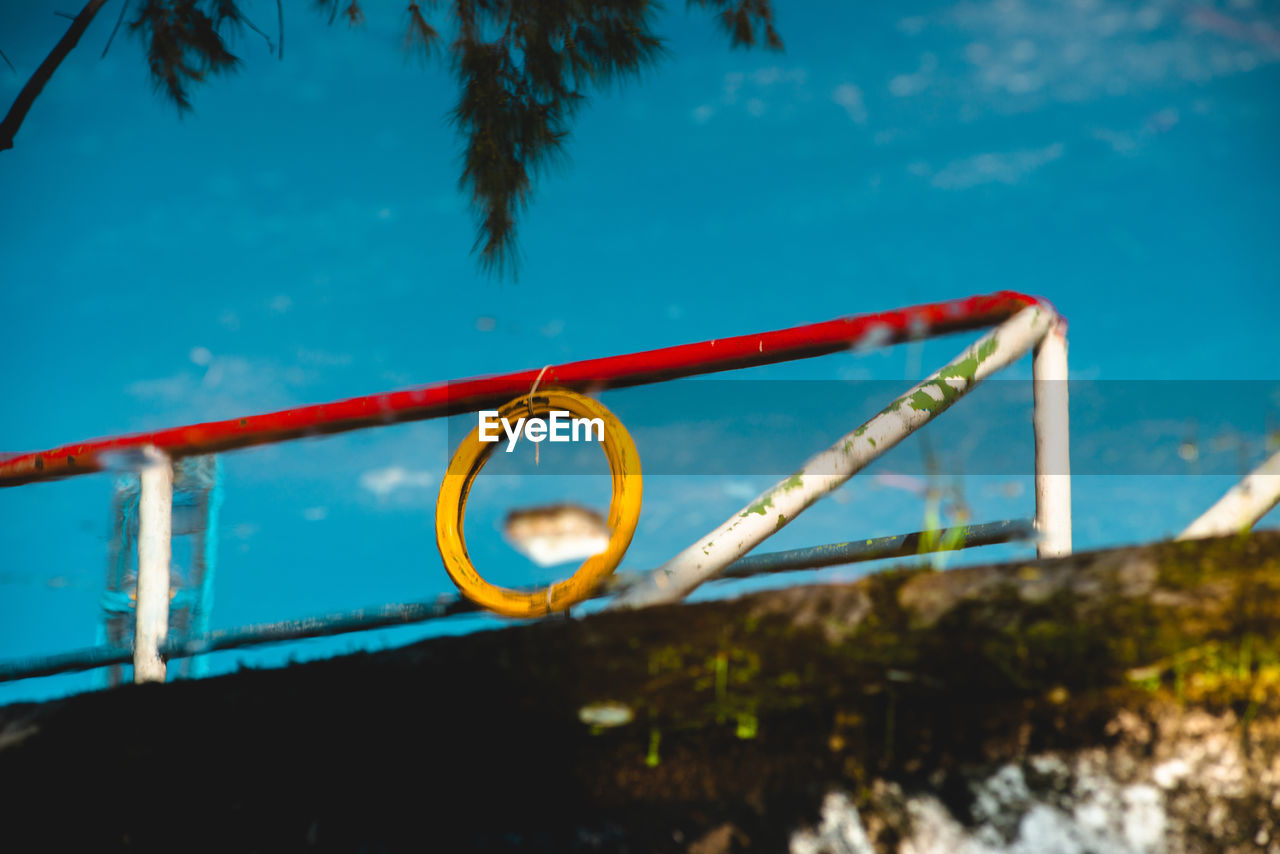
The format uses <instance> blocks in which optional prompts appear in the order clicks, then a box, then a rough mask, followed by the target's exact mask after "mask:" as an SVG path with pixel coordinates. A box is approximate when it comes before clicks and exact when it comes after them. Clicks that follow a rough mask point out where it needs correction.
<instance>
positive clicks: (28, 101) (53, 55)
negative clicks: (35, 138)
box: [0, 0, 107, 151]
mask: <svg viewBox="0 0 1280 854" xmlns="http://www.w3.org/2000/svg"><path fill="white" fill-rule="evenodd" d="M106 3H107V0H89V2H88V3H86V4H85V7H84V8H83V9H81V10H80V14H79V15H76V17H75V20H73V21H72V22H71V26H70V27H68V28H67V31H66V33H64V34H63V36H62V38H61V39H59V40H58V43H57V44H56V45H54V46H53V50H51V51H50V52H49V55H48V56H46V57H45V59H44V62H42V63H40V67H39V68H37V69H36V71H35V73H34V74H32V75H31V79H30V80H28V81H27V83H26V85H25V86H23V87H22V91H20V92H19V93H18V97H17V98H16V99H14V102H13V106H12V107H10V108H9V112H8V114H7V115H5V117H4V121H3V122H0V151H4V150H5V149H8V148H13V138H14V136H15V135H16V134H17V133H18V128H19V127H21V126H22V122H23V120H24V119H25V118H26V117H27V113H28V112H29V111H30V110H31V105H32V104H34V103H35V100H36V98H37V97H39V95H40V93H41V91H43V90H44V86H45V84H46V83H48V82H49V79H50V78H52V77H53V72H55V71H57V70H58V66H59V65H61V64H62V60H64V59H66V58H67V54H69V53H71V50H72V48H74V47H75V46H76V44H78V43H79V41H80V37H81V36H83V35H84V32H85V30H87V29H89V24H90V23H91V22H92V21H93V18H94V16H95V15H97V14H98V10H99V9H101V8H102V7H103V6H105V5H106Z"/></svg>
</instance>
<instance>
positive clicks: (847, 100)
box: [831, 83, 867, 125]
mask: <svg viewBox="0 0 1280 854" xmlns="http://www.w3.org/2000/svg"><path fill="white" fill-rule="evenodd" d="M831 100H832V101H835V102H836V103H837V104H839V105H840V106H841V107H843V108H844V111H845V113H847V114H848V116H849V119H850V120H851V121H853V122H854V123H855V124H860V125H863V124H866V123H867V106H866V104H865V103H864V102H863V100H862V90H861V89H859V88H858V87H857V86H855V85H853V84H852V83H841V84H840V85H839V86H837V87H836V88H835V90H834V91H833V92H832V93H831Z"/></svg>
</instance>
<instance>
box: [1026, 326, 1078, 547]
mask: <svg viewBox="0 0 1280 854" xmlns="http://www.w3.org/2000/svg"><path fill="white" fill-rule="evenodd" d="M1031 375H1032V385H1033V387H1034V392H1033V393H1034V396H1035V412H1034V413H1033V415H1032V423H1033V426H1034V429H1035V434H1036V530H1037V532H1038V533H1039V536H1040V539H1039V545H1038V546H1037V551H1038V554H1039V555H1040V557H1058V556H1060V555H1069V554H1071V442H1070V430H1069V420H1070V419H1069V417H1068V407H1067V403H1068V400H1067V397H1068V392H1067V324H1066V323H1064V322H1063V321H1062V320H1059V321H1058V322H1057V323H1055V324H1054V325H1053V328H1052V329H1050V330H1049V332H1048V334H1047V335H1045V336H1044V338H1042V339H1041V340H1040V344H1039V345H1038V346H1037V347H1036V350H1035V357H1034V358H1033V360H1032V365H1031Z"/></svg>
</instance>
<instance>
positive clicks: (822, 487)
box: [0, 291, 1071, 681]
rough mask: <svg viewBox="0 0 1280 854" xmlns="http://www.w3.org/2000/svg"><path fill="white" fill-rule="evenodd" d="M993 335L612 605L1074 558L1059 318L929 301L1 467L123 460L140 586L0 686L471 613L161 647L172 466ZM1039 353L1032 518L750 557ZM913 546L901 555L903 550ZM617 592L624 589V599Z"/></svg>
mask: <svg viewBox="0 0 1280 854" xmlns="http://www.w3.org/2000/svg"><path fill="white" fill-rule="evenodd" d="M992 326H994V327H995V328H994V329H992V330H991V331H989V332H988V333H987V334H985V335H984V336H982V337H981V338H980V339H978V341H976V342H975V343H974V344H973V345H971V346H970V347H968V348H966V349H965V351H964V352H962V353H961V354H960V355H959V356H958V357H957V358H956V359H954V360H952V361H951V362H950V363H948V365H947V366H945V367H944V368H942V369H941V370H939V371H938V372H936V373H935V374H933V375H932V376H931V377H929V378H928V379H926V380H924V381H923V382H921V383H919V384H917V385H916V386H915V387H914V388H912V389H911V390H909V391H908V392H907V393H906V394H904V395H902V396H901V397H899V398H897V399H896V400H894V401H893V402H892V403H891V404H890V405H889V406H888V407H886V408H885V409H883V410H882V411H881V412H880V413H879V414H877V415H876V416H875V417H873V418H872V419H871V420H870V421H868V422H867V423H866V424H863V425H861V426H860V427H858V428H857V429H856V430H854V431H852V432H851V433H849V434H848V435H846V436H844V437H842V438H841V439H840V440H839V441H837V442H836V444H835V445H833V446H832V447H831V448H829V449H827V450H826V451H824V452H822V453H820V454H818V455H816V456H814V457H812V458H811V459H810V460H809V461H808V462H806V463H805V464H804V466H803V467H802V468H801V469H800V470H799V471H798V472H796V473H795V474H793V475H792V476H791V477H789V478H787V479H786V480H784V481H782V482H780V483H778V484H777V485H775V486H774V487H773V488H771V489H770V490H768V491H766V492H765V493H763V494H762V495H761V496H759V497H758V498H757V499H756V500H755V501H753V502H752V503H750V504H749V505H748V506H747V507H745V508H743V509H742V511H740V512H739V513H735V514H734V516H733V517H731V518H730V519H729V520H727V521H726V522H725V523H724V524H723V525H721V526H720V527H719V528H717V529H716V530H715V531H713V532H712V533H711V534H709V535H708V536H707V537H704V538H701V539H700V540H699V541H698V542H697V543H695V544H693V545H691V546H690V547H689V548H687V549H685V550H684V551H682V552H680V553H679V554H677V555H676V556H675V557H674V558H672V559H671V560H670V561H668V562H667V563H666V564H665V565H663V566H662V567H660V568H659V569H658V570H655V571H654V572H652V573H647V574H644V575H643V576H641V577H639V578H635V577H630V578H627V579H625V580H626V581H629V582H630V583H629V584H623V583H621V582H620V581H615V582H614V583H613V584H610V585H606V588H605V591H604V592H603V593H602V594H600V595H611V594H614V593H616V594H617V595H615V596H614V601H613V603H612V605H611V607H638V606H642V605H648V604H653V603H657V602H664V601H675V600H678V599H680V598H682V597H683V596H685V595H687V594H688V593H689V592H690V591H691V590H692V589H694V588H695V587H696V586H698V585H699V584H701V583H703V582H705V581H708V580H711V579H714V578H717V577H724V578H741V577H748V576H752V575H757V574H760V573H764V572H781V571H791V570H794V569H799V568H813V567H816V566H825V565H831V564H833V563H837V562H838V563H847V562H852V561H855V560H869V559H875V558H878V557H887V556H892V555H895V554H904V553H918V552H923V551H936V550H941V549H946V548H963V547H967V546H972V545H983V544H989V543H995V542H1008V541H1010V540H1012V539H1017V538H1026V537H1030V536H1034V537H1035V539H1036V541H1037V548H1038V552H1039V554H1040V555H1041V556H1055V555H1063V554H1069V553H1070V551H1071V485H1070V463H1069V450H1068V419H1067V402H1068V400H1067V382H1066V380H1067V357H1066V354H1067V346H1066V324H1065V322H1064V321H1063V320H1062V319H1061V318H1060V317H1059V316H1058V315H1057V313H1056V312H1055V311H1054V310H1053V308H1052V307H1051V306H1050V305H1049V304H1048V303H1046V302H1044V301H1041V300H1037V299H1035V298H1033V297H1029V296H1026V295H1024V294H1019V293H1015V292H1012V291H1002V292H999V293H995V294H990V295H984V296H975V297H970V298H968V299H963V300H955V301H950V302H942V303H930V304H926V305H919V306H913V307H909V308H904V309H899V310H895V311H889V312H883V313H879V314H869V315H859V316H854V317H846V318H840V319H837V320H832V321H828V322H826V323H817V324H811V325H806V326H797V327H792V328H789V329H782V330H777V331H773V332H765V333H761V334H758V335H743V336H737V337H733V338H727V339H715V340H711V341H704V342H700V343H695V344H685V345H680V346H676V347H668V348H663V349H658V350H649V351H645V352H641V353H633V354H627V355H621V356H614V357H609V358H603V359H593V360H586V361H580V362H572V363H567V364H564V365H554V366H550V367H547V368H543V369H541V370H533V369H531V370H527V371H519V372H515V373H510V374H502V375H498V376H491V377H481V378H475V379H466V380H460V381H454V382H445V383H438V384H435V385H430V386H424V387H421V388H415V389H409V390H403V391H395V392H389V393H385V394H377V395H368V396H364V397H357V398H351V399H348V400H342V401H337V402H333V403H327V404H318V405H313V406H305V407H300V408H297V409H289V410H283V411H280V412H273V413H268V414H264V415H256V416H248V417H244V418H235V419H230V420H226V421H217V422H209V423H204V424H194V425H188V426H184V427H176V428H171V429H167V430H160V431H154V432H148V433H138V434H133V435H128V436H118V437H110V438H105V439H98V440H93V441H89V442H82V443H78V444H74V445H66V446H63V447H59V448H55V449H52V450H47V451H38V452H31V453H24V454H16V455H11V456H8V457H4V458H0V487H7V486H18V485H21V484H25V483H31V482H35V481H41V480H50V479H56V478H64V477H70V476H76V475H82V474H88V473H91V472H98V471H104V470H111V469H116V470H118V469H120V468H121V467H122V466H123V467H129V468H133V469H136V470H137V471H138V472H139V475H140V481H141V496H140V501H139V526H138V538H137V543H138V583H137V605H136V612H135V614H136V617H135V626H136V628H135V637H134V644H133V646H132V648H124V647H121V646H115V647H95V648H90V649H87V650H79V651H74V652H69V653H64V654H61V655H56V656H47V657H44V658H40V659H28V660H25V661H20V662H8V663H0V681H5V680H12V679H20V678H28V677H32V676H43V675H51V674H53V673H59V672H64V671H71V670H83V669H89V668H95V667H102V666H107V665H111V664H119V663H124V662H128V661H132V663H133V666H134V678H135V680H136V681H151V680H154V681H161V680H163V679H164V678H165V660H166V659H167V658H175V657H181V656H189V655H198V654H200V653H204V652H211V651H214V650H216V649H227V648H232V647H239V646H245V645H249V644H254V643H269V642H277V641H283V640H294V639H299V638H304V637H318V636H321V635H327V634H338V633H342V632H348V631H362V630H367V629H372V628H380V627H386V626H390V625H402V624H405V623H408V622H416V621H420V620H425V619H434V618H438V617H442V616H449V615H452V614H456V613H465V612H467V611H471V610H475V609H474V608H473V607H471V605H470V603H467V602H465V601H464V600H459V599H454V598H451V597H444V598H443V599H440V600H436V601H434V602H428V603H411V604H408V605H393V606H383V607H381V608H374V609H366V610H363V611H356V612H351V613H348V614H339V615H331V616H328V617H320V618H315V619H313V620H304V621H291V622H288V623H275V624H269V625H266V626H256V627H244V628H242V629H232V630H224V631H220V632H211V633H209V632H206V633H204V634H200V635H198V636H196V637H193V638H190V639H188V640H185V641H182V642H180V643H169V642H168V641H167V637H166V634H167V630H168V621H169V617H168V609H169V602H170V590H169V583H170V582H169V578H170V576H169V562H170V524H171V520H170V514H171V507H172V494H173V463H174V461H175V460H177V459H180V458H183V457H189V456H194V455H200V454H211V453H217V452H221V451H229V450H234V449H238V448H246V447H251V446H255V445H262V444H268V443H274V442H282V441H287V440H290V439H296V438H300V437H304V436H312V435H323V434H331V433H338V432H343V431H348V430H358V429H365V428H372V427H380V426H385V425H388V424H393V423H399V422H405V421H414V420H423V419H429V418H438V417H441V416H447V415H453V414H458V413H463V412H474V411H477V410H480V409H485V408H489V407H494V406H497V405H501V404H503V403H505V402H507V401H509V400H511V399H513V398H516V397H519V396H521V395H525V394H527V393H528V392H529V389H530V387H531V385H534V384H536V383H539V382H540V383H541V387H543V388H550V387H557V388H565V389H570V390H574V391H579V392H584V393H590V392H597V391H601V390H604V389H611V388H623V387H628V386H635V385H641V384H647V383H656V382H663V381H667V380H673V379H678V378H682V377H688V376H695V375H700V374H708V373H714V372H718V371H726V370H733V369H738V368H746V367H753V366H758V365H766V364H773V363H777V362H783V361H789V360H793V359H801V358H809V357H813V356H820V355H826V354H830V353H835V352H839V351H843V350H848V349H851V348H860V347H871V346H885V345H889V344H894V343H899V342H903V341H908V340H917V339H922V338H930V337H935V336H938V335H943V334H948V333H953V332H960V331H966V330H973V329H980V328H985V327H992ZM1031 351H1034V359H1033V364H1032V373H1033V385H1034V407H1035V409H1034V416H1033V419H1032V420H1033V429H1034V432H1035V457H1036V459H1035V495H1036V512H1035V519H1034V521H1033V522H1021V521H1014V522H1003V523H988V524H987V525H975V526H970V527H968V528H964V529H956V530H953V531H951V532H949V533H954V534H956V536H954V537H950V536H946V537H942V538H941V539H940V540H939V539H937V538H935V537H932V536H930V537H925V536H924V533H925V532H922V533H921V534H912V535H901V536H900V537H896V538H882V539H881V540H878V541H877V540H872V541H865V543H864V542H855V543H842V544H834V545H831V546H819V547H812V548H810V549H799V550H793V551H791V552H782V553H775V554H773V555H759V556H753V557H750V558H747V557H745V555H746V553H747V552H749V551H751V550H752V549H754V548H755V547H756V546H758V545H759V544H760V543H761V542H763V541H764V540H765V539H766V538H767V537H769V536H770V535H772V534H773V533H774V532H776V531H778V530H780V529H781V528H782V527H783V526H785V525H786V524H788V523H789V522H790V521H792V520H793V519H794V518H795V517H796V516H797V515H798V514H799V513H801V512H803V511H804V510H805V509H806V508H807V507H809V506H810V505H811V504H813V503H814V502H815V501H816V500H818V499H819V498H821V497H822V496H824V495H826V494H828V493H829V492H830V491H831V490H833V489H835V488H836V487H837V486H839V485H840V484H841V483H843V482H844V481H845V480H847V479H848V478H850V477H852V476H853V475H854V474H855V473H857V472H858V471H859V470H861V469H862V468H863V467H865V466H866V465H867V464H868V463H869V462H870V461H871V460H873V459H875V458H876V457H878V456H880V455H882V454H884V453H885V452H887V451H888V450H889V449H891V448H892V447H893V446H894V445H896V444H897V443H898V442H900V441H901V440H902V439H903V438H905V437H906V436H907V435H909V434H910V433H912V432H913V431H915V430H916V429H918V428H919V427H921V426H923V425H924V424H926V423H928V422H929V421H930V420H932V419H933V418H935V417H936V416H938V415H940V414H941V413H942V412H943V411H945V410H946V409H947V408H948V407H950V406H951V405H952V404H953V403H954V402H955V401H956V400H958V399H959V398H960V397H962V396H964V395H965V394H967V393H968V392H969V391H970V390H971V389H972V388H973V387H974V386H975V385H977V384H978V383H979V382H981V381H982V380H983V379H985V378H986V377H988V376H990V375H991V374H992V373H994V372H995V371H998V370H1000V369H1001V368H1003V367H1006V366H1007V365H1009V364H1011V363H1012V362H1014V361H1016V360H1017V359H1019V358H1021V357H1022V356H1023V355H1025V354H1026V353H1028V352H1031ZM907 543H909V544H910V546H909V548H910V552H904V551H902V549H904V548H908V546H907V545H905V544H907ZM619 590H620V592H619Z"/></svg>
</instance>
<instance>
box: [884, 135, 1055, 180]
mask: <svg viewBox="0 0 1280 854" xmlns="http://www.w3.org/2000/svg"><path fill="white" fill-rule="evenodd" d="M1063 150H1064V148H1063V145H1062V143H1060V142H1055V143H1053V144H1052V145H1046V146H1045V147H1044V148H1028V149H1022V150H1019V151H1003V152H1000V151H997V152H989V153H986V154H978V155H975V156H974V157H966V158H964V159H963V160H953V161H952V162H950V163H948V164H947V165H946V166H944V167H943V168H942V169H941V170H939V171H937V172H932V170H931V169H930V168H929V166H928V164H924V163H913V164H911V166H909V167H908V171H909V172H911V173H912V174H915V175H920V176H921V177H929V178H930V183H932V184H933V186H935V187H937V188H938V189H940V190H967V189H968V188H970V187H976V186H979V185H980V184H995V183H999V184H1016V183H1018V182H1019V181H1021V180H1022V179H1023V178H1025V177H1026V176H1027V175H1029V174H1031V173H1032V172H1034V171H1035V170H1037V169H1039V168H1040V167H1041V166H1044V165H1045V164H1046V163H1050V162H1052V161H1054V160H1057V159H1058V158H1059V157H1061V156H1062V153H1063Z"/></svg>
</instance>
